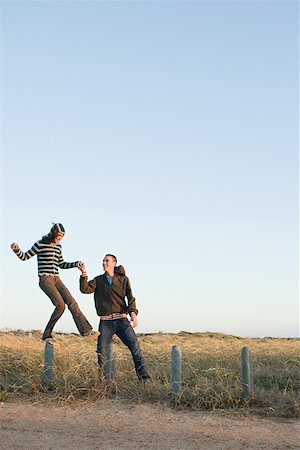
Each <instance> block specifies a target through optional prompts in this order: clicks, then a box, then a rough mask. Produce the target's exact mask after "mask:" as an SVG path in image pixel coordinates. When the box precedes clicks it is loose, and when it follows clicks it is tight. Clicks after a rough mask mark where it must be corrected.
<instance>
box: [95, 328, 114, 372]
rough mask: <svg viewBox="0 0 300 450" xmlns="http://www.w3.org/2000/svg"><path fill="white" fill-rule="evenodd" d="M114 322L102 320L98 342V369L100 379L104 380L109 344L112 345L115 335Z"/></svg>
mask: <svg viewBox="0 0 300 450" xmlns="http://www.w3.org/2000/svg"><path fill="white" fill-rule="evenodd" d="M113 322H114V321H113V320H100V323H99V331H100V335H99V336H98V341H97V355H98V369H99V378H100V379H102V378H103V369H104V360H105V355H106V350H107V346H108V344H110V343H111V340H112V337H113V335H114V333H115V330H114V324H113Z"/></svg>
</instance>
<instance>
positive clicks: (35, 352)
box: [0, 332, 300, 417]
mask: <svg viewBox="0 0 300 450" xmlns="http://www.w3.org/2000/svg"><path fill="white" fill-rule="evenodd" d="M39 336H40V333H39V332H33V333H32V335H28V334H24V333H21V332H2V333H0V362H1V368H0V388H1V391H0V400H2V401H4V400H5V399H6V397H7V396H9V395H16V394H18V395H24V396H30V397H31V398H32V399H33V400H36V401H38V400H40V399H41V397H42V398H43V399H45V397H46V398H47V400H48V401H49V402H52V401H55V402H62V403H65V402H74V401H78V400H81V401H95V400H96V399H97V398H99V397H102V396H104V395H112V392H111V389H109V388H107V386H105V385H104V384H103V383H102V384H101V383H99V381H98V370H97V358H96V353H95V342H87V341H83V340H82V339H81V338H80V337H78V336H76V335H64V334H58V335H56V337H57V339H58V341H59V342H60V343H61V345H60V346H56V347H55V349H54V351H55V360H54V365H53V382H52V383H51V385H47V384H45V383H44V382H43V370H44V344H43V343H42V342H39V340H38V338H39ZM139 340H140V344H141V347H142V349H143V352H144V355H145V358H146V361H147V365H148V369H149V372H150V373H151V376H152V377H153V380H154V384H153V385H151V386H143V385H142V384H140V383H139V382H138V380H137V378H136V376H135V371H134V368H133V363H132V360H131V356H130V354H129V352H128V350H127V349H126V348H125V347H124V346H123V344H122V343H121V342H120V341H119V340H118V339H115V340H114V343H115V350H116V355H117V375H116V383H115V391H114V394H113V395H115V396H119V397H120V398H126V399H128V400H129V401H132V402H144V401H151V402H164V403H167V404H173V405H176V407H181V408H190V409H210V410H212V409H226V410H228V409H230V410H234V411H243V412H245V411H247V412H249V413H250V412H254V413H259V414H264V415H270V416H277V417H298V416H299V412H300V402H299V400H300V395H299V387H300V379H299V366H300V355H299V339H272V338H269V339H242V338H238V337H235V336H229V335H223V334H216V333H211V334H210V333H193V334H191V333H184V332H182V333H179V334H162V333H158V334H153V335H140V336H139ZM174 344H176V345H179V346H180V348H181V352H182V373H183V380H182V395H181V396H180V397H179V398H177V397H174V396H173V395H172V393H171V380H170V367H171V348H172V345H174ZM245 345H247V346H249V348H250V349H251V351H252V354H253V366H254V389H255V400H254V402H253V404H252V405H249V404H248V403H247V402H246V400H245V399H244V398H243V397H242V383H241V349H242V347H243V346H245Z"/></svg>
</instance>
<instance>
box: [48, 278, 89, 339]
mask: <svg viewBox="0 0 300 450" xmlns="http://www.w3.org/2000/svg"><path fill="white" fill-rule="evenodd" d="M55 284H56V287H57V290H58V291H59V292H60V294H61V296H62V298H63V299H64V302H65V303H66V305H67V306H68V308H69V310H70V312H71V314H72V316H73V319H74V322H75V324H76V326H77V329H78V331H79V333H80V334H81V335H82V336H87V335H88V334H89V333H90V332H91V331H92V329H93V327H92V325H91V324H90V323H89V322H88V320H87V318H86V317H85V315H84V314H83V313H82V312H81V310H80V308H79V306H78V304H77V302H76V300H75V299H74V298H73V297H72V295H71V293H70V291H69V290H68V289H67V288H66V286H65V285H64V283H63V282H62V281H61V279H60V278H56V283H55Z"/></svg>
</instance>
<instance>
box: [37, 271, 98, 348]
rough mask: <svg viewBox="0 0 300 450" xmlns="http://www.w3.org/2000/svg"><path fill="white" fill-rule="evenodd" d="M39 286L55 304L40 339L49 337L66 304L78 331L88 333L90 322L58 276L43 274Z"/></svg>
mask: <svg viewBox="0 0 300 450" xmlns="http://www.w3.org/2000/svg"><path fill="white" fill-rule="evenodd" d="M39 286H40V288H41V289H42V290H43V291H44V292H45V294H47V295H48V297H49V298H50V300H51V302H52V303H53V305H54V306H55V310H54V312H53V314H52V315H51V317H50V320H49V322H48V323H47V326H46V328H45V331H44V333H43V336H42V339H46V338H49V337H51V332H52V330H53V328H54V326H55V324H56V322H57V321H58V319H59V318H60V317H61V316H62V314H63V312H64V310H65V307H66V305H67V306H68V308H69V310H70V312H71V314H72V316H73V319H74V322H75V324H76V326H77V329H78V331H79V333H80V334H81V335H82V336H85V335H87V334H89V332H90V331H91V330H92V326H91V324H90V323H89V322H88V321H87V319H86V317H85V316H84V314H83V313H82V312H81V310H80V308H79V306H78V304H77V302H76V300H75V299H74V298H73V297H72V295H71V293H70V291H69V290H68V289H67V288H66V286H65V285H64V284H63V282H62V281H61V279H60V278H59V277H52V276H51V275H43V276H41V277H40V283H39Z"/></svg>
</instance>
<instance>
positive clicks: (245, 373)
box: [242, 347, 254, 401]
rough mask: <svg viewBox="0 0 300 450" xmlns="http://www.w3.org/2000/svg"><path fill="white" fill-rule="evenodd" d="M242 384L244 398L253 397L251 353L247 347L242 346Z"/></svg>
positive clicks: (249, 398) (250, 398)
mask: <svg viewBox="0 0 300 450" xmlns="http://www.w3.org/2000/svg"><path fill="white" fill-rule="evenodd" d="M242 386H243V395H244V397H245V398H246V400H249V401H252V400H253V399H254V386H253V362H252V353H251V351H250V350H249V348H248V347H243V348H242Z"/></svg>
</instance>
